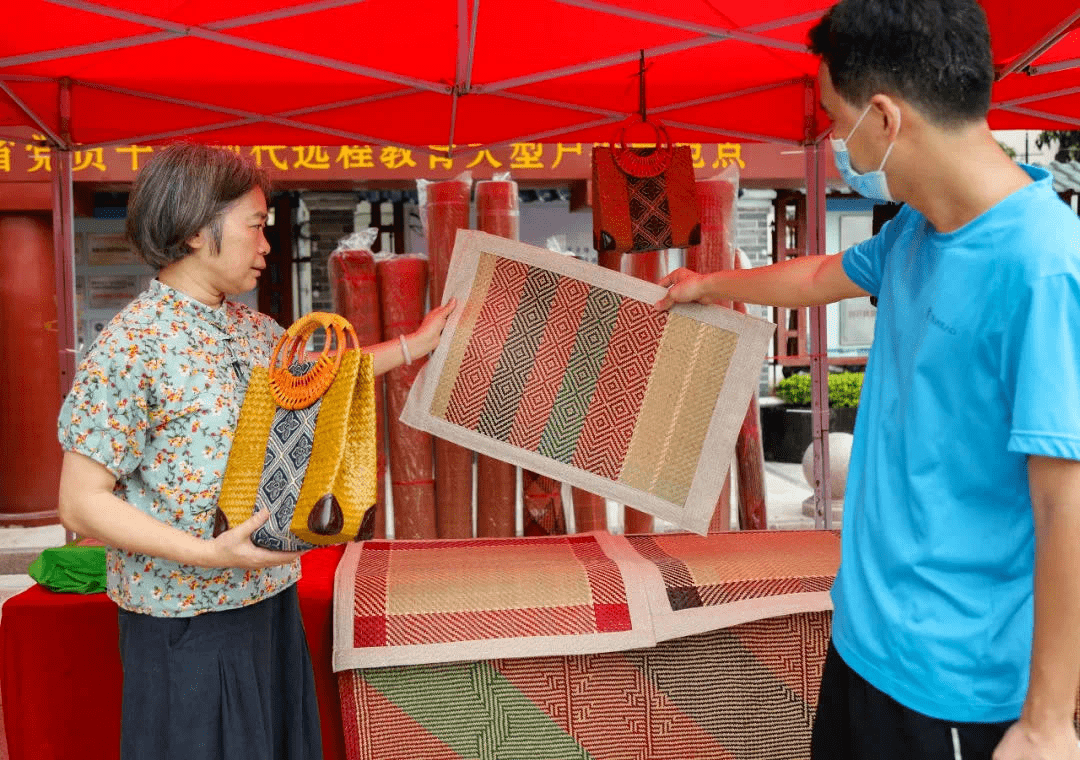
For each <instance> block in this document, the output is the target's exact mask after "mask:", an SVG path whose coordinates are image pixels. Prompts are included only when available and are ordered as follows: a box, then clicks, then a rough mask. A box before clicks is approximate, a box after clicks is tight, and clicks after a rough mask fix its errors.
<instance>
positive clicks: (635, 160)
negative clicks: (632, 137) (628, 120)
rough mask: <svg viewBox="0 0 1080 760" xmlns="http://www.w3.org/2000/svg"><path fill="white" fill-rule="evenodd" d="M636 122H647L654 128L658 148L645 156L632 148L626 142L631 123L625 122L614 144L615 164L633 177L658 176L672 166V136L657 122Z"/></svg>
mask: <svg viewBox="0 0 1080 760" xmlns="http://www.w3.org/2000/svg"><path fill="white" fill-rule="evenodd" d="M634 123H635V124H645V125H646V126H648V127H650V128H652V131H653V135H654V137H655V141H656V149H655V150H654V151H653V152H652V153H650V154H649V155H647V156H643V155H641V154H640V153H638V152H637V151H635V150H634V149H633V148H631V147H630V146H629V145H628V144H627V142H626V130H627V129H629V128H630V124H623V126H622V128H621V129H620V130H619V139H618V142H617V143H616V144H615V145H614V146H612V150H611V156H612V158H614V159H615V164H616V165H617V166H618V167H619V168H620V169H621V170H622V171H623V172H624V173H625V174H629V175H630V176H631V177H639V178H641V177H656V176H658V175H660V174H663V173H664V172H665V171H666V170H667V168H668V167H669V166H671V158H672V155H673V150H672V146H671V137H670V136H669V135H668V133H667V130H666V129H664V127H663V125H662V124H659V123H657V122H654V121H641V122H634Z"/></svg>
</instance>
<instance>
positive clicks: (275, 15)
mask: <svg viewBox="0 0 1080 760" xmlns="http://www.w3.org/2000/svg"><path fill="white" fill-rule="evenodd" d="M362 2H365V0H319V2H315V3H308V4H307V5H297V6H293V7H292V8H279V9H277V10H273V11H267V12H265V13H253V14H251V15H250V16H238V17H236V18H230V19H225V20H223V21H214V22H212V23H210V24H203V25H202V28H203V29H211V30H215V31H217V30H221V29H232V28H234V27H238V26H249V25H251V24H259V23H262V22H264V21H276V20H279V19H283V18H291V17H293V16H302V15H305V14H308V13H316V12H318V11H324V10H329V9H332V8H340V7H341V6H345V5H357V4H359V3H362ZM87 5H88V6H89V5H91V4H89V3H87ZM83 10H90V8H83ZM97 10H98V11H100V10H101V8H100V6H97ZM183 36H185V33H184V32H179V31H169V32H152V33H150V34H137V35H134V36H131V37H121V38H119V39H113V40H103V41H101V42H92V43H89V44H86V45H70V46H68V47H62V48H54V49H52V50H41V51H39V52H36V53H26V54H24V55H13V56H9V57H7V58H0V67H4V66H21V65H23V64H26V63H41V62H42V61H54V60H56V59H58V58H73V57H75V56H79V55H88V54H91V53H104V52H108V51H110V50H123V49H124V48H129V47H139V46H140V45H153V44H154V43H155V42H164V41H166V40H174V39H177V38H179V37H183Z"/></svg>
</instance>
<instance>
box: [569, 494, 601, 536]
mask: <svg viewBox="0 0 1080 760" xmlns="http://www.w3.org/2000/svg"><path fill="white" fill-rule="evenodd" d="M572 491H573V497H574V529H575V530H576V531H577V532H578V533H588V532H589V531H590V530H607V500H606V499H604V497H603V496H597V495H596V494H594V493H590V492H588V491H582V490H581V489H580V488H574V489H572Z"/></svg>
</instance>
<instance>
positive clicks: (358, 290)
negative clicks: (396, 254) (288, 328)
mask: <svg viewBox="0 0 1080 760" xmlns="http://www.w3.org/2000/svg"><path fill="white" fill-rule="evenodd" d="M327 276H328V277H329V279H330V302H331V304H332V305H333V308H334V311H335V312H336V313H338V314H340V315H341V316H343V317H345V318H346V319H347V320H349V323H350V324H351V325H352V326H353V330H355V331H356V338H357V340H358V341H359V342H360V345H361V346H373V345H375V344H376V343H381V342H382V324H381V319H380V315H379V288H378V285H377V284H376V282H375V257H374V255H372V253H371V251H350V250H338V251H334V252H333V253H331V254H330V258H329V260H328V261H327ZM385 431H386V406H385V399H384V393H383V379H382V378H381V377H377V378H375V449H376V454H377V473H378V475H377V480H376V483H377V484H378V488H377V489H376V496H375V529H374V533H373V534H372V535H373V537H374V538H385V537H386V432H385Z"/></svg>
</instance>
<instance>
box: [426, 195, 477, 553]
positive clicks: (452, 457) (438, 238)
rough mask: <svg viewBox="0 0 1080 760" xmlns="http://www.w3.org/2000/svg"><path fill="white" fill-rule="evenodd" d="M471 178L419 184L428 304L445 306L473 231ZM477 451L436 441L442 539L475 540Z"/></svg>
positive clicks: (438, 520)
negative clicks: (458, 243) (464, 232)
mask: <svg viewBox="0 0 1080 760" xmlns="http://www.w3.org/2000/svg"><path fill="white" fill-rule="evenodd" d="M471 186H472V178H471V176H470V175H468V174H467V173H466V174H463V175H462V176H461V177H459V178H457V179H454V180H450V181H448V182H432V183H424V184H422V185H420V187H421V188H422V189H423V193H422V194H423V196H424V198H423V201H422V203H421V211H420V214H421V218H422V219H423V220H424V224H425V227H426V229H427V241H428V278H429V280H428V281H429V286H430V288H429V289H430V303H431V305H433V306H435V305H438V304H441V303H442V297H443V289H444V288H445V287H446V271H447V268H448V267H449V265H450V256H451V255H452V254H453V251H454V239H455V238H456V237H457V231H458V230H460V229H468V227H469V193H470V191H471ZM472 466H473V453H472V452H471V451H469V450H468V449H466V448H462V447H461V446H458V445H457V444H455V443H450V442H449V441H445V440H443V439H441V438H436V439H435V515H436V523H437V526H438V535H439V538H471V537H472V533H473V531H472V500H473V482H472V479H473V470H472Z"/></svg>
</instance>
